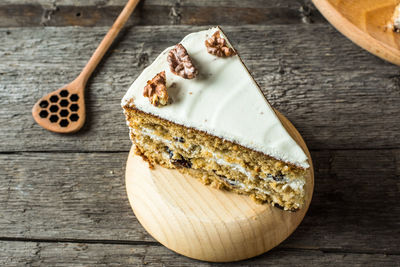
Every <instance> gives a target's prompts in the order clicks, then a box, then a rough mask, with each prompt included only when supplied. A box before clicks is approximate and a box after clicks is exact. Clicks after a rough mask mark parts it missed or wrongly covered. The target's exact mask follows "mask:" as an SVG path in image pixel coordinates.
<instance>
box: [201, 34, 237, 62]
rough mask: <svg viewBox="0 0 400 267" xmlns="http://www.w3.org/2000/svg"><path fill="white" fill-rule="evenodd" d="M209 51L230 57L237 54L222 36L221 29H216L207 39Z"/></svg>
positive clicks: (219, 55) (216, 54)
mask: <svg viewBox="0 0 400 267" xmlns="http://www.w3.org/2000/svg"><path fill="white" fill-rule="evenodd" d="M205 43H206V47H207V52H208V53H210V54H212V55H215V56H217V57H230V56H233V55H236V52H235V51H234V50H233V49H232V48H230V47H228V45H227V43H226V40H225V39H224V38H223V37H221V34H220V32H219V31H216V32H215V33H214V34H213V35H212V36H211V37H210V38H208V39H207V40H206V42H205Z"/></svg>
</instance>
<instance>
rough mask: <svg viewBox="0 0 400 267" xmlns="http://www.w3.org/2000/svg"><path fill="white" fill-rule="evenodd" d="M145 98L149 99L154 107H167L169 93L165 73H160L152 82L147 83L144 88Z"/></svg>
mask: <svg viewBox="0 0 400 267" xmlns="http://www.w3.org/2000/svg"><path fill="white" fill-rule="evenodd" d="M143 96H144V97H148V98H149V100H150V103H151V104H152V105H153V106H156V107H158V106H159V105H166V104H167V102H168V92H167V86H166V79H165V71H162V72H160V73H158V74H157V75H156V76H154V78H153V79H151V81H147V85H146V86H145V87H144V90H143Z"/></svg>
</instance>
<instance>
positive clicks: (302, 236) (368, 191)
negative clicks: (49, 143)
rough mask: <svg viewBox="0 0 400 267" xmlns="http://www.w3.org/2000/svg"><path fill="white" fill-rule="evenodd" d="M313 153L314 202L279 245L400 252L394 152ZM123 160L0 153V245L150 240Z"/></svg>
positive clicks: (399, 154) (399, 155)
mask: <svg viewBox="0 0 400 267" xmlns="http://www.w3.org/2000/svg"><path fill="white" fill-rule="evenodd" d="M312 154H313V159H314V162H315V171H316V175H315V193H314V197H313V201H312V203H311V207H310V210H309V212H308V213H307V215H306V217H305V220H304V221H303V222H302V224H301V225H300V227H299V228H298V229H297V230H296V231H295V233H294V234H293V235H292V236H291V237H290V238H289V239H288V240H286V241H285V242H283V244H282V247H286V248H312V249H316V248H318V249H328V250H332V249H333V250H346V251H359V252H363V253H389V254H396V253H397V254H399V253H400V243H399V242H398V240H399V238H400V228H399V225H398V224H399V221H398V218H399V214H400V207H399V205H398V200H399V198H400V191H399V188H398V183H399V176H398V169H397V167H398V166H400V161H399V160H400V150H362V151H352V150H346V151H316V152H313V153H312ZM126 156H127V153H125V152H123V153H15V154H0V177H2V179H1V181H0V214H1V216H0V239H1V238H28V239H29V238H34V239H51V240H63V239H81V240H88V239H89V240H120V241H121V240H125V241H154V240H153V239H152V238H151V237H150V236H149V235H148V234H147V233H146V232H145V230H144V229H143V228H142V227H141V226H140V225H139V223H138V222H137V220H136V219H135V217H134V215H133V213H132V211H131V209H130V206H129V204H128V200H127V197H126V193H125V185H124V165H125V160H126ZM396 166H397V167H396ZM377 178H378V179H377Z"/></svg>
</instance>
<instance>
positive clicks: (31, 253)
mask: <svg viewBox="0 0 400 267" xmlns="http://www.w3.org/2000/svg"><path fill="white" fill-rule="evenodd" d="M60 254H62V257H60ZM399 261H400V256H399V255H371V254H362V253H358V254H349V253H345V252H336V253H335V252H330V253H326V252H324V251H319V250H311V251H310V250H293V249H282V248H281V249H279V248H278V249H274V250H272V251H270V252H269V253H266V254H263V255H261V256H259V257H256V258H253V259H250V260H246V261H241V262H237V263H229V266H399V265H398V263H399ZM0 264H1V265H2V266H10V267H12V266H21V265H31V266H68V267H76V266H182V267H186V266H199V267H206V266H221V264H216V263H214V264H213V263H206V262H201V261H196V260H192V259H189V258H186V257H182V256H180V255H178V254H176V253H174V252H172V251H170V250H168V249H167V248H165V247H163V246H152V245H141V244H138V245H118V244H83V243H73V242H71V243H64V242H59V243H46V242H40V243H36V242H26V243H23V242H1V241H0Z"/></svg>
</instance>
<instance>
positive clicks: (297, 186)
mask: <svg viewBox="0 0 400 267" xmlns="http://www.w3.org/2000/svg"><path fill="white" fill-rule="evenodd" d="M130 131H131V132H133V133H134V134H142V135H145V136H148V137H150V138H151V139H154V140H156V141H159V142H161V143H164V144H169V145H170V144H172V143H174V145H177V146H179V147H180V148H181V149H183V150H186V151H187V148H186V147H185V146H183V145H182V144H181V143H179V142H172V141H170V140H168V139H165V138H162V137H160V136H158V135H156V134H154V131H153V130H151V129H148V128H144V127H143V128H142V130H141V132H139V133H138V132H137V131H135V129H133V128H131V127H130ZM199 146H200V147H201V149H202V150H204V151H206V152H209V153H211V154H212V155H213V157H212V158H210V159H209V161H215V162H216V163H217V164H219V165H224V166H228V167H230V168H232V169H233V170H235V171H238V172H240V173H243V174H244V175H246V176H247V177H248V179H250V180H254V179H255V177H254V176H253V175H252V174H251V173H250V172H249V171H247V170H246V169H245V168H244V167H243V166H241V165H240V164H237V163H230V162H227V161H226V160H224V159H223V156H222V155H221V154H219V153H215V152H213V151H210V150H209V149H207V148H205V147H204V146H202V145H199ZM164 154H165V155H164ZM163 155H164V157H166V158H168V157H169V156H168V155H167V154H166V153H163ZM259 178H261V179H262V180H264V181H266V182H276V183H278V184H284V185H283V186H282V188H281V190H280V191H284V190H285V189H286V188H287V187H290V188H291V189H292V190H295V191H300V192H301V195H303V194H304V184H305V181H304V180H301V179H294V180H290V179H289V178H287V177H283V178H282V180H281V181H276V180H274V179H273V178H272V175H270V174H268V175H267V177H259ZM225 179H226V180H228V181H227V182H228V183H230V184H231V185H233V186H238V187H240V188H242V189H247V191H251V190H252V189H255V190H258V191H260V192H261V193H263V194H268V195H269V194H271V192H269V191H266V190H262V189H259V188H256V187H254V186H251V185H245V184H244V183H242V182H239V181H236V180H230V179H228V178H225ZM280 191H279V192H280Z"/></svg>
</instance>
